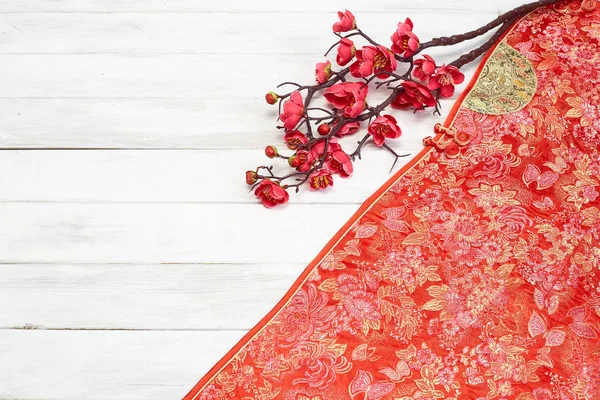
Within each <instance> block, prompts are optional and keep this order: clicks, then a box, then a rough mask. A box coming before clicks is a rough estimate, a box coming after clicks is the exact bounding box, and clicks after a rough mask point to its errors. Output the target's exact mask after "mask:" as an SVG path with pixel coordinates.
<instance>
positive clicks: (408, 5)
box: [0, 0, 522, 25]
mask: <svg viewBox="0 0 600 400" xmlns="http://www.w3.org/2000/svg"><path fill="white" fill-rule="evenodd" d="M521 4H522V2H521V1H519V0H502V1H499V0H494V1H485V2H484V1H475V0H453V1H451V2H450V1H439V0H421V1H419V2H415V1H414V0H378V1H374V2H370V3H365V2H364V1H361V0H332V1H327V2H325V1H321V0H308V1H296V2H290V1H288V0H260V1H246V0H224V1H218V2H208V1H197V0H131V1H123V0H104V1H95V0H81V1H80V0H27V1H22V2H15V1H12V0H1V1H0V11H2V12H48V11H61V12H95V13H97V12H113V13H114V12H149V11H151V12H190V11H192V12H198V11H201V12H222V13H228V14H229V13H231V14H234V13H247V12H250V13H254V12H269V11H271V12H272V11H277V12H280V13H296V12H314V11H319V12H328V13H329V12H336V11H337V10H343V9H345V8H348V9H350V10H353V11H355V12H357V13H358V12H360V13H369V12H393V13H405V12H410V13H413V12H415V11H417V12H418V11H422V10H425V11H435V10H444V11H448V12H451V13H453V14H454V13H457V14H458V13H461V12H463V11H470V12H481V11H486V12H489V11H495V10H497V9H503V10H509V9H511V8H514V7H516V6H518V5H521ZM455 22H456V21H448V25H449V24H450V23H455Z"/></svg>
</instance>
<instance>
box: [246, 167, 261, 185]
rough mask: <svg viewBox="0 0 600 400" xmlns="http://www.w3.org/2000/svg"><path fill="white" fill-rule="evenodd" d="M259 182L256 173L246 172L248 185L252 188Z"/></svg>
mask: <svg viewBox="0 0 600 400" xmlns="http://www.w3.org/2000/svg"><path fill="white" fill-rule="evenodd" d="M256 182H258V174H257V173H256V172H254V171H246V183H247V184H248V185H250V186H252V185H254V184H255V183H256Z"/></svg>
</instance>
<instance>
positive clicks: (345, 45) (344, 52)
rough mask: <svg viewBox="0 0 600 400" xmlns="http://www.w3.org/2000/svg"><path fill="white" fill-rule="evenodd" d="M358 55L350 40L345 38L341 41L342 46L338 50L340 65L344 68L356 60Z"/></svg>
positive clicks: (337, 59) (337, 58)
mask: <svg viewBox="0 0 600 400" xmlns="http://www.w3.org/2000/svg"><path fill="white" fill-rule="evenodd" d="M355 54H356V47H354V42H353V41H352V40H350V39H346V38H343V39H342V40H340V45H339V46H338V50H337V57H336V59H335V60H336V62H337V63H338V65H341V66H344V65H346V64H348V63H349V62H350V61H352V59H353V58H354V55H355Z"/></svg>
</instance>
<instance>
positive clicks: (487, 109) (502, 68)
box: [464, 43, 537, 115]
mask: <svg viewBox="0 0 600 400" xmlns="http://www.w3.org/2000/svg"><path fill="white" fill-rule="evenodd" d="M536 88H537V76H536V74H535V70H534V69H533V66H532V65H531V63H530V62H529V60H528V59H527V58H526V57H525V56H524V55H523V54H521V53H519V52H518V51H517V50H515V49H514V48H512V47H511V46H509V45H507V44H506V43H500V44H499V45H498V47H497V48H496V51H495V52H494V53H493V54H492V56H491V57H490V59H489V61H488V62H487V64H486V65H485V67H484V68H483V71H482V72H481V76H480V78H479V80H478V81H477V84H476V86H475V87H474V88H473V90H472V91H471V93H469V96H468V97H467V99H466V100H465V103H464V107H465V108H469V109H471V110H473V111H476V112H479V113H482V114H490V115H501V114H509V113H513V112H516V111H519V110H521V109H523V108H524V107H525V106H526V105H527V104H529V102H530V101H531V99H532V98H533V96H534V95H535V91H536Z"/></svg>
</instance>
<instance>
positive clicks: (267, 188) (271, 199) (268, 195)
mask: <svg viewBox="0 0 600 400" xmlns="http://www.w3.org/2000/svg"><path fill="white" fill-rule="evenodd" d="M254 195H255V196H256V197H258V198H259V199H260V200H261V201H262V203H263V204H264V206H265V207H268V208H272V207H275V206H276V205H279V204H284V203H287V201H288V200H289V199H290V195H289V194H288V192H287V191H286V190H285V189H284V188H283V187H281V186H280V185H279V183H276V182H273V181H271V180H269V179H265V180H264V181H262V182H261V183H259V184H258V186H257V187H256V190H255V191H254Z"/></svg>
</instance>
